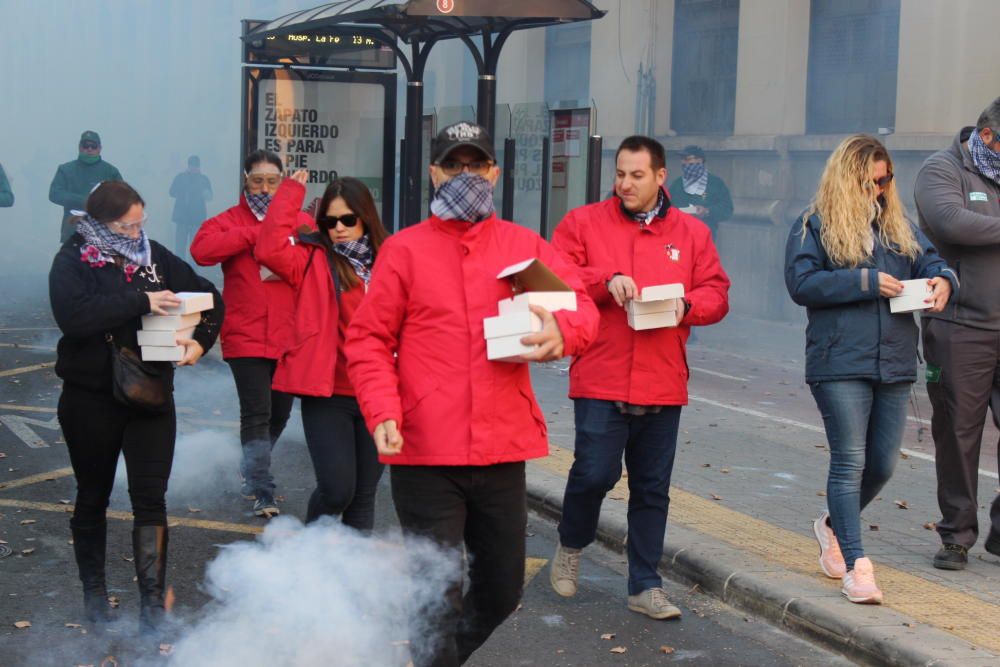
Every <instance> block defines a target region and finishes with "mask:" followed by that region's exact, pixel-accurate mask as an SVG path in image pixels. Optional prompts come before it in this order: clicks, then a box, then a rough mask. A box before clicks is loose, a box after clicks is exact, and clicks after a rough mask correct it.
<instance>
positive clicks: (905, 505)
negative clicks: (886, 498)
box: [894, 500, 910, 510]
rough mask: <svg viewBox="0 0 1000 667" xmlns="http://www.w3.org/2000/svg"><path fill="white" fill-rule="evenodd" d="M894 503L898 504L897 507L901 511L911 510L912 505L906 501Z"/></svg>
mask: <svg viewBox="0 0 1000 667" xmlns="http://www.w3.org/2000/svg"><path fill="white" fill-rule="evenodd" d="M894 502H895V503H896V507H898V508H899V509H901V510H908V509H910V504H909V503H908V502H906V501H905V500H896V501H894Z"/></svg>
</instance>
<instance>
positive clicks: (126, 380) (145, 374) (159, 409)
mask: <svg viewBox="0 0 1000 667" xmlns="http://www.w3.org/2000/svg"><path fill="white" fill-rule="evenodd" d="M106 339H107V341H108V347H109V350H108V351H109V353H110V354H111V384H112V387H113V390H114V396H115V400H117V401H118V402H119V403H121V404H123V405H127V406H129V407H131V408H135V409H137V410H141V411H143V412H148V413H151V414H159V413H163V412H167V411H168V410H169V409H170V405H171V403H172V400H171V396H170V389H169V387H168V386H167V378H166V377H164V376H163V373H161V372H160V370H159V369H158V368H156V367H154V366H152V365H150V364H147V363H145V362H143V360H142V359H141V358H140V357H139V355H138V354H136V352H135V350H133V349H131V348H128V347H124V346H121V345H119V344H118V343H116V342H115V339H114V337H113V336H112V335H111V334H107V336H106Z"/></svg>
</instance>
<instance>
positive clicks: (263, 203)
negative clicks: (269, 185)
mask: <svg viewBox="0 0 1000 667" xmlns="http://www.w3.org/2000/svg"><path fill="white" fill-rule="evenodd" d="M243 197H244V198H245V199H246V200H247V206H249V207H250V211H251V212H252V213H253V214H254V217H255V218H257V220H263V219H264V216H265V215H267V207H268V206H270V205H271V194H270V193H268V192H262V193H260V194H259V195H252V194H250V193H249V192H247V191H246V190H244V191H243Z"/></svg>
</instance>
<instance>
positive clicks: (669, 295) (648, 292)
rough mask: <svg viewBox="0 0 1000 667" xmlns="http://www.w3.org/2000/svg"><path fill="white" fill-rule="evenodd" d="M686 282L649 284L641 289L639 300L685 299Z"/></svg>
mask: <svg viewBox="0 0 1000 667" xmlns="http://www.w3.org/2000/svg"><path fill="white" fill-rule="evenodd" d="M683 298H684V283H668V284H666V285H649V286H648V287H643V288H642V289H641V290H639V299H638V300H639V301H660V300H663V299H683Z"/></svg>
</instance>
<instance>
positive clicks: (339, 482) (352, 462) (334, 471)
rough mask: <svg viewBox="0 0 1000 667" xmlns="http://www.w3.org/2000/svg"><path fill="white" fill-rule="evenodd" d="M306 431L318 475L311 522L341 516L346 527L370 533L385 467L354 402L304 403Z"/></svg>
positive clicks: (331, 399) (309, 400)
mask: <svg viewBox="0 0 1000 667" xmlns="http://www.w3.org/2000/svg"><path fill="white" fill-rule="evenodd" d="M301 404H302V428H303V430H304V431H305V435H306V446H307V447H308V448H309V456H310V457H311V458H312V462H313V470H314V471H315V473H316V490H315V491H313V492H312V495H311V496H310V497H309V506H308V508H307V509H306V522H307V523H308V522H310V521H315V520H316V519H318V518H320V517H321V516H324V515H329V516H340V517H341V521H343V522H344V525H346V526H350V527H351V528H356V529H357V530H361V531H366V532H367V531H370V530H371V529H372V527H373V526H374V524H375V492H376V491H377V490H378V481H379V479H381V477H382V469H383V466H382V464H381V463H379V462H378V451H377V450H376V449H375V441H374V440H372V436H371V434H370V433H369V432H368V427H367V426H366V425H365V420H364V418H363V417H362V416H361V409H360V408H359V407H358V401H357V400H356V399H355V398H354V397H353V396H330V397H328V398H317V397H315V396H303V397H301Z"/></svg>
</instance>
